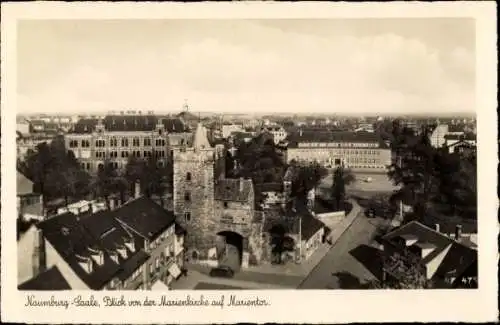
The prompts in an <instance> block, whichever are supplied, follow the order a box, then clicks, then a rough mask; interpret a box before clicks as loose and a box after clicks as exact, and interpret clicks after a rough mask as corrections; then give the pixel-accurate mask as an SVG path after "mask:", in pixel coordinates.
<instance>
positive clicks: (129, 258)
mask: <svg viewBox="0 0 500 325" xmlns="http://www.w3.org/2000/svg"><path fill="white" fill-rule="evenodd" d="M173 222H175V218H174V216H173V213H171V212H168V211H166V210H164V209H163V208H162V207H160V206H159V205H158V204H156V203H155V202H154V201H152V200H150V199H148V198H145V197H141V198H138V199H135V200H133V201H130V202H128V203H126V204H124V205H122V206H121V207H119V208H117V209H115V210H112V211H109V210H106V211H100V212H97V213H84V214H80V215H78V216H76V215H74V214H72V213H65V214H61V215H58V216H55V217H52V218H50V219H47V220H45V221H43V222H41V223H39V224H38V227H39V228H40V229H42V231H43V234H44V236H45V238H46V239H47V240H48V241H49V242H50V243H51V245H52V246H53V247H54V249H55V250H56V251H57V252H58V253H59V255H61V257H62V258H63V259H64V260H65V261H66V263H67V264H68V265H69V266H70V267H71V268H72V269H73V271H74V272H75V273H76V274H77V276H78V277H79V278H80V279H82V281H84V282H85V283H86V284H87V285H88V286H89V287H90V288H91V289H93V290H99V289H102V288H103V286H104V285H106V284H107V283H108V282H109V281H111V279H112V278H114V277H118V278H119V279H121V280H124V279H126V278H128V277H129V276H130V275H131V274H132V273H133V272H134V271H135V270H136V269H137V268H138V267H139V266H140V265H142V264H143V263H144V262H145V261H146V260H147V259H148V258H149V255H148V254H147V253H146V252H145V251H144V250H143V249H144V247H143V246H144V240H143V238H141V237H144V238H148V239H155V238H156V237H157V236H158V234H159V233H160V232H162V231H164V230H165V229H166V228H167V227H168V226H170V225H172V223H173ZM127 240H131V241H133V242H134V246H135V249H134V251H131V250H130V248H128V247H127V246H126V245H125V242H126V241H127ZM89 248H92V249H95V250H98V251H102V252H103V253H104V263H103V264H102V265H94V270H93V271H92V272H90V273H87V272H86V271H85V270H84V269H83V268H82V267H81V266H80V265H79V263H78V257H77V255H78V256H83V257H89V256H90V252H89ZM118 248H121V249H125V251H126V252H127V255H126V257H122V256H121V255H120V254H118V262H115V261H113V260H112V259H111V255H110V254H111V253H114V252H116V251H117V249H118Z"/></svg>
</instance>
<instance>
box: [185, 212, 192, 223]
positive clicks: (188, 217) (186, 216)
mask: <svg viewBox="0 0 500 325" xmlns="http://www.w3.org/2000/svg"><path fill="white" fill-rule="evenodd" d="M184 220H185V221H191V212H189V211H186V212H184Z"/></svg>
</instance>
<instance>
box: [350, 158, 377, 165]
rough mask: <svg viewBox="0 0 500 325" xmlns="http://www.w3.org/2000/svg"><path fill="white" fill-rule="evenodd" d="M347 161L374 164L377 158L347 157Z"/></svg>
mask: <svg viewBox="0 0 500 325" xmlns="http://www.w3.org/2000/svg"><path fill="white" fill-rule="evenodd" d="M347 162H349V163H364V164H375V163H378V160H377V159H368V158H347Z"/></svg>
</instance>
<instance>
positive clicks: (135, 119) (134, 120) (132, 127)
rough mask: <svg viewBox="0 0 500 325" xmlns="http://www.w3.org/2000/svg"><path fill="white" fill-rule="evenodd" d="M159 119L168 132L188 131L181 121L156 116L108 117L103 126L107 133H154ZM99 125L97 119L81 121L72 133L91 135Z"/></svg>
mask: <svg viewBox="0 0 500 325" xmlns="http://www.w3.org/2000/svg"><path fill="white" fill-rule="evenodd" d="M159 119H161V121H162V123H163V125H164V126H165V130H166V131H167V132H171V133H177V132H187V131H188V130H187V128H186V126H185V125H184V123H183V122H182V121H181V120H180V119H172V118H161V117H159V116H154V115H108V116H106V117H105V118H104V119H103V124H104V127H105V129H106V131H114V132H131V131H153V130H154V129H155V128H156V124H157V123H158V120H159ZM97 124H98V120H97V119H81V120H79V121H78V122H77V123H76V124H75V126H74V128H73V131H72V132H74V133H91V132H93V131H94V130H95V127H96V125H97Z"/></svg>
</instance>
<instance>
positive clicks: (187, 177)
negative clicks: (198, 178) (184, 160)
mask: <svg viewBox="0 0 500 325" xmlns="http://www.w3.org/2000/svg"><path fill="white" fill-rule="evenodd" d="M190 180H191V173H189V172H188V173H187V174H186V181H190Z"/></svg>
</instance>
